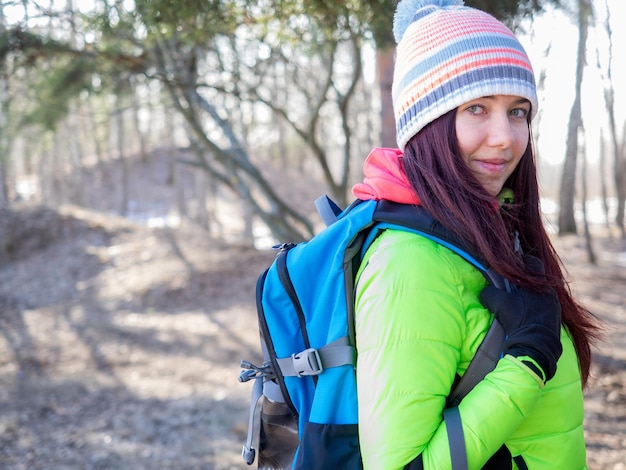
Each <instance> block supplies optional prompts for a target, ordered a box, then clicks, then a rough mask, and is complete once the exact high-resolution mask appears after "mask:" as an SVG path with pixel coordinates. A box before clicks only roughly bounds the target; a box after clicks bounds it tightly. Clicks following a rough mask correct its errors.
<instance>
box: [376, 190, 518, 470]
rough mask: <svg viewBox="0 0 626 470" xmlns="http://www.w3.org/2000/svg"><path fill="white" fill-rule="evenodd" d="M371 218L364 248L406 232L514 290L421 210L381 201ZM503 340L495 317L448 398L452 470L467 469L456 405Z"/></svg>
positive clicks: (487, 366)
mask: <svg viewBox="0 0 626 470" xmlns="http://www.w3.org/2000/svg"><path fill="white" fill-rule="evenodd" d="M374 219H375V220H377V221H378V222H379V223H378V225H377V226H376V227H375V228H374V229H373V230H372V232H373V233H370V235H369V236H368V238H367V240H366V243H367V244H366V245H365V249H367V247H368V246H369V244H371V242H372V241H373V240H374V239H375V238H376V237H377V236H378V235H379V234H380V231H381V230H384V229H385V228H399V229H402V230H407V229H408V230H410V231H414V232H416V233H418V234H420V235H422V236H424V237H426V238H429V239H431V240H433V241H435V242H437V243H439V244H441V245H443V246H445V247H446V248H448V249H450V250H452V251H453V252H454V253H456V254H458V255H459V256H461V257H462V258H463V259H465V260H466V261H467V262H468V263H470V264H472V265H473V266H475V267H476V268H477V269H478V270H479V271H480V272H481V273H482V274H483V276H485V278H486V279H487V281H488V282H489V283H491V284H492V285H494V286H496V287H498V288H499V289H505V290H506V291H507V292H511V291H512V290H514V289H515V286H514V285H513V284H511V283H510V282H509V281H508V279H505V278H504V277H502V276H501V275H499V274H498V273H497V272H496V271H494V270H493V269H491V268H489V267H487V263H486V262H485V261H484V260H483V259H482V256H480V255H477V254H476V253H474V250H473V249H472V248H471V247H470V246H469V245H468V244H467V243H466V242H465V241H464V240H462V239H461V238H460V237H458V236H457V235H455V234H453V233H451V232H450V231H449V230H447V229H446V228H445V227H443V226H442V225H441V224H440V223H439V222H437V221H436V220H435V219H434V217H432V216H431V215H430V214H429V213H428V212H427V211H426V210H425V209H423V208H421V207H418V206H411V205H406V204H397V203H394V202H391V201H385V200H381V201H379V203H378V205H377V208H376V212H375V215H374ZM504 338H505V334H504V329H503V328H502V325H500V322H498V321H497V320H496V319H495V318H494V320H493V321H492V324H491V326H490V328H489V330H488V331H487V334H486V335H485V338H484V339H483V341H482V343H481V345H480V346H479V347H478V350H477V352H476V354H475V355H474V357H473V358H472V361H471V362H470V365H469V367H468V368H467V370H466V371H465V374H463V377H461V379H460V380H459V382H458V383H457V385H456V386H455V387H454V388H453V390H452V392H451V394H450V396H449V397H448V401H447V404H446V409H445V410H444V411H443V416H444V420H445V423H446V428H447V431H448V442H449V446H450V459H451V462H452V468H453V470H467V468H468V465H467V449H466V446H465V438H464V435H463V425H462V422H461V415H460V413H459V409H458V404H459V403H460V402H461V400H462V399H463V397H465V395H467V394H468V393H469V392H470V391H471V390H472V389H473V388H474V386H475V385H476V384H477V383H479V382H480V381H481V380H482V379H484V378H485V376H486V375H487V374H488V373H489V372H491V371H492V370H493V369H494V368H495V367H496V364H497V362H498V361H499V360H500V356H501V353H502V345H503V343H504Z"/></svg>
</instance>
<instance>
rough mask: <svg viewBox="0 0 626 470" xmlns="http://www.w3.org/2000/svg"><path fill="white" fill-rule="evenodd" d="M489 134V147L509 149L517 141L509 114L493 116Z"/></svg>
mask: <svg viewBox="0 0 626 470" xmlns="http://www.w3.org/2000/svg"><path fill="white" fill-rule="evenodd" d="M487 132H488V133H489V139H488V142H489V145H491V146H493V147H502V148H508V147H511V145H512V144H513V142H514V140H515V132H514V130H513V127H512V125H511V121H510V120H509V116H508V114H502V113H497V114H492V115H491V119H490V122H489V127H488V131H487Z"/></svg>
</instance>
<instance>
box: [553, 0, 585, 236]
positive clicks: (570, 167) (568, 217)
mask: <svg viewBox="0 0 626 470" xmlns="http://www.w3.org/2000/svg"><path fill="white" fill-rule="evenodd" d="M589 1H590V0H579V1H578V54H577V59H576V84H575V86H576V95H575V98H574V103H573V105H572V109H571V111H570V116H569V126H568V132H567V147H566V151H565V162H564V163H563V174H562V177H561V192H560V195H559V202H560V207H559V235H564V234H567V233H576V219H575V217H574V199H575V195H576V160H577V156H578V131H579V129H580V128H581V126H582V110H581V87H582V81H583V71H584V69H585V51H586V44H587V32H588V28H589V17H590V14H591V5H590V3H589Z"/></svg>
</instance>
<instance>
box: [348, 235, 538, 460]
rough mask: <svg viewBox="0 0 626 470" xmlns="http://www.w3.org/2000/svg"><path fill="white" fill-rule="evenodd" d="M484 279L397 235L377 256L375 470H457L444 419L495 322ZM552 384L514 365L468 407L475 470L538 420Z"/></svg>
mask: <svg viewBox="0 0 626 470" xmlns="http://www.w3.org/2000/svg"><path fill="white" fill-rule="evenodd" d="M484 284H485V280H484V278H483V277H482V275H481V274H480V273H479V272H478V271H477V270H475V269H474V268H473V267H472V266H470V265H469V264H468V263H466V262H465V261H462V260H461V259H460V258H459V257H458V256H457V255H455V254H453V253H452V252H450V251H449V250H447V249H446V248H444V247H441V246H440V245H438V244H436V243H434V242H432V241H430V240H427V239H425V238H423V237H420V236H416V235H414V234H410V233H407V232H402V231H393V230H390V231H387V232H385V233H384V234H383V235H381V236H380V237H379V238H378V239H377V240H376V242H375V243H374V244H373V245H372V247H370V249H369V250H368V252H367V254H366V258H365V260H364V263H363V264H362V265H361V270H360V273H359V278H358V283H357V290H356V338H357V349H358V360H357V384H358V400H359V423H360V424H359V437H360V444H361V450H362V456H363V463H364V467H365V469H366V470H367V469H388V470H390V469H401V468H403V467H404V465H406V464H407V463H408V462H410V461H411V460H413V458H415V457H416V456H417V455H419V454H422V456H423V461H424V468H425V469H427V470H432V469H449V468H450V451H449V446H448V441H447V433H446V427H445V423H444V422H443V420H442V412H443V408H444V404H445V400H446V397H447V396H448V394H449V393H450V389H451V387H452V384H453V381H454V378H455V375H456V374H457V373H461V374H462V373H463V372H464V371H465V369H466V368H467V366H468V364H469V361H470V360H471V358H472V357H473V355H474V353H475V351H476V349H477V348H478V346H479V344H480V341H481V340H482V338H483V337H484V334H485V333H486V331H487V329H488V327H489V324H490V322H491V315H490V314H489V312H487V311H486V310H485V309H484V308H483V307H482V305H481V304H480V302H479V300H478V294H479V292H480V290H481V289H482V287H483V286H484ZM541 388H542V384H541V383H540V382H539V381H538V380H537V378H536V376H534V375H533V374H532V372H530V371H529V369H527V368H526V367H525V366H524V365H522V364H521V363H519V362H518V361H517V360H516V359H514V358H511V357H508V356H507V357H506V358H504V359H502V360H500V361H499V363H498V365H497V367H496V369H495V370H494V371H493V372H492V373H491V374H489V376H488V377H487V379H486V380H484V381H483V382H481V383H480V384H479V385H478V386H477V387H475V388H474V390H473V391H472V392H471V393H470V394H469V395H468V396H467V397H466V398H465V399H464V400H463V402H462V403H461V405H460V407H459V410H460V413H461V418H462V421H463V428H464V433H465V441H466V446H467V452H468V463H469V466H470V468H480V467H481V466H482V465H483V464H484V463H485V462H486V461H487V460H488V458H489V456H490V455H492V454H493V453H494V452H495V451H496V450H497V449H498V448H499V447H500V446H501V445H502V443H503V442H504V441H505V440H507V438H508V437H509V436H510V435H511V434H512V433H513V432H514V431H515V429H516V428H517V427H518V426H519V425H520V423H522V422H523V420H524V419H525V418H526V417H527V416H528V415H529V414H530V413H531V412H532V410H533V408H534V407H535V405H536V403H537V402H538V400H539V398H540V396H541V393H542V390H541Z"/></svg>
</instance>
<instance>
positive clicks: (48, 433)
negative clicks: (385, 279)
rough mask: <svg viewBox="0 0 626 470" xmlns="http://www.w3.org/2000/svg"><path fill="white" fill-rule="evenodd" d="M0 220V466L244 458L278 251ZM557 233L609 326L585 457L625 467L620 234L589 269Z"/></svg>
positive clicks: (112, 225)
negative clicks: (265, 277) (260, 331)
mask: <svg viewBox="0 0 626 470" xmlns="http://www.w3.org/2000/svg"><path fill="white" fill-rule="evenodd" d="M16 222H19V223H16ZM0 227H2V228H0V240H4V241H5V242H6V241H7V240H8V241H11V243H5V244H4V245H3V246H4V253H5V256H4V258H3V259H2V260H0V261H1V264H0V311H1V314H0V332H1V334H0V468H2V469H4V468H8V469H29V470H31V469H157V468H158V469H174V468H175V469H216V470H219V469H233V468H246V467H245V465H243V463H242V460H241V457H240V450H241V445H242V442H243V438H244V432H245V427H246V414H247V409H246V407H247V402H248V394H249V391H250V387H249V385H241V384H239V383H238V381H237V375H238V372H239V361H240V360H241V359H242V358H249V359H258V357H256V351H257V347H258V346H257V345H258V337H257V331H256V319H255V314H254V311H253V308H254V301H253V298H252V295H253V292H254V284H255V282H256V277H257V275H258V273H260V271H261V269H262V268H263V267H264V266H265V265H266V264H267V263H268V262H269V261H270V260H271V259H272V257H273V255H272V254H271V253H265V252H257V251H254V250H250V249H244V248H237V247H233V246H226V245H224V244H221V243H218V242H215V241H212V240H209V239H208V238H207V237H206V236H205V235H204V234H203V233H200V232H196V231H193V230H190V229H186V230H183V231H180V232H176V233H172V232H168V231H164V230H153V229H148V228H145V227H141V226H137V225H133V224H130V223H128V222H126V221H124V220H121V219H113V218H104V217H100V216H97V215H94V214H93V213H89V212H83V211H78V210H76V209H71V210H67V211H65V212H64V213H62V214H61V215H59V214H57V213H54V212H52V211H46V210H37V211H32V210H30V211H24V212H22V213H21V214H12V213H0ZM559 243H560V244H562V247H563V249H564V250H565V251H566V253H567V256H566V257H565V258H566V261H567V263H568V266H569V267H570V271H571V274H572V277H573V278H575V279H576V283H575V289H576V291H577V292H578V293H579V294H580V295H581V297H582V298H583V300H585V301H586V302H588V303H589V304H590V305H591V306H592V307H593V309H594V311H596V312H598V314H600V315H601V316H602V317H603V318H604V319H605V320H606V321H607V322H608V324H609V326H610V330H609V333H610V334H609V336H608V337H607V341H606V343H605V344H604V345H603V346H602V348H601V350H600V352H599V355H598V361H597V365H596V366H595V367H594V379H593V381H592V383H591V385H590V387H589V389H588V391H587V433H588V443H589V445H588V453H589V466H590V468H591V469H624V468H626V466H624V462H626V390H625V384H626V289H624V286H625V285H626V284H625V282H624V281H625V280H626V263H625V259H624V252H626V247H624V246H622V245H620V244H618V243H616V242H613V243H612V244H608V243H607V244H606V248H605V249H604V251H603V258H602V259H601V264H600V267H598V268H594V269H592V268H590V267H589V266H587V265H585V264H584V263H583V262H582V261H583V258H582V250H581V246H579V242H578V241H577V240H574V239H570V240H562V241H559ZM0 248H1V247H0ZM620 257H621V258H620Z"/></svg>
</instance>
